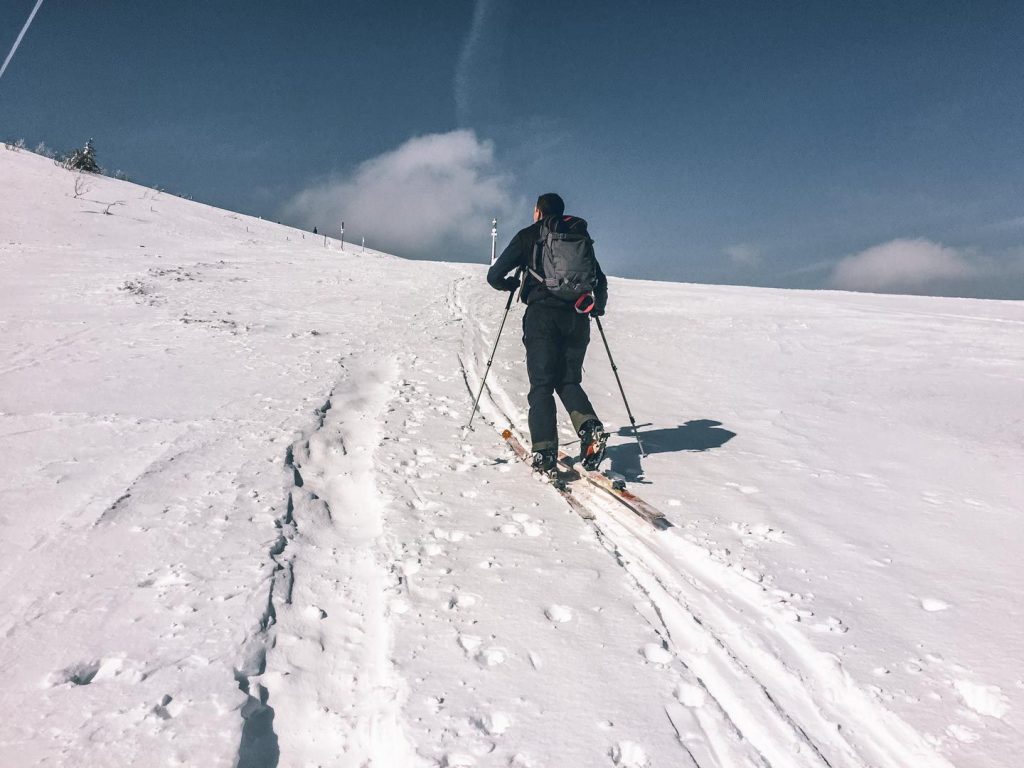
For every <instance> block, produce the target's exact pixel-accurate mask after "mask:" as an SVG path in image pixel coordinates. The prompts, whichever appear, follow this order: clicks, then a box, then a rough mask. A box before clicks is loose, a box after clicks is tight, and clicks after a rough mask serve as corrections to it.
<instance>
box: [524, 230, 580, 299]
mask: <svg viewBox="0 0 1024 768" xmlns="http://www.w3.org/2000/svg"><path fill="white" fill-rule="evenodd" d="M528 269H529V272H530V274H531V275H533V277H534V279H535V280H537V281H538V282H539V283H540V284H541V285H543V286H544V287H545V288H546V289H547V291H548V293H550V294H551V295H552V296H554V297H556V298H559V299H563V300H565V301H576V300H577V299H578V298H579V297H580V296H583V295H584V294H587V293H590V292H591V291H593V290H594V289H595V288H596V287H597V257H596V256H595V255H594V241H593V240H591V239H590V236H589V235H588V234H587V222H586V221H584V220H583V219H579V218H576V217H575V216H562V217H560V218H559V217H554V216H552V217H549V218H547V219H544V220H543V221H542V222H541V225H540V239H539V240H538V241H537V244H536V246H535V247H534V249H533V263H532V264H530V265H529V267H528Z"/></svg>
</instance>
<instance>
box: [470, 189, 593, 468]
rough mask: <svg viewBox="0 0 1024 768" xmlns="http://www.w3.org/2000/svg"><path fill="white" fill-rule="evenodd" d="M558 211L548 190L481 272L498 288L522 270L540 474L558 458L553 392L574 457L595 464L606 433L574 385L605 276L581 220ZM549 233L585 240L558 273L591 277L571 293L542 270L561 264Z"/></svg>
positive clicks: (508, 285) (510, 285)
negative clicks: (568, 427) (566, 421)
mask: <svg viewBox="0 0 1024 768" xmlns="http://www.w3.org/2000/svg"><path fill="white" fill-rule="evenodd" d="M564 214H565V203H564V202H563V201H562V198H561V197H559V196H558V195H557V194H555V193H553V192H549V193H547V194H543V195H541V196H540V197H539V198H537V205H536V207H535V208H534V211H533V222H534V223H533V224H532V225H530V226H529V227H526V228H525V229H522V230H520V231H519V232H517V233H516V235H515V237H513V238H512V241H511V242H510V243H509V244H508V246H507V247H506V248H505V250H504V251H502V253H501V256H499V257H498V259H497V261H495V262H494V264H493V265H492V266H491V268H490V270H488V272H487V282H488V283H489V284H490V285H491V287H493V288H496V289H497V290H499V291H515V290H516V289H518V288H519V286H520V281H519V279H518V278H517V277H510V276H509V273H510V272H512V271H513V270H522V275H523V278H522V290H521V291H520V294H519V298H520V300H521V301H523V302H524V303H525V304H526V312H525V313H524V315H523V344H524V345H525V347H526V371H527V375H528V376H529V379H530V393H529V396H528V398H527V399H528V402H529V406H530V415H529V424H530V440H531V442H532V444H533V468H534V469H535V470H537V471H540V472H545V473H551V472H553V471H554V470H555V464H556V462H557V458H558V432H557V426H556V412H555V398H554V394H555V393H557V394H558V397H559V399H561V401H562V405H564V406H565V409H566V410H567V411H568V412H569V418H570V419H572V425H573V429H575V430H576V434H577V435H579V437H580V460H581V461H582V462H583V464H584V466H585V467H586V468H587V469H596V468H597V465H598V463H599V462H600V461H601V458H602V456H603V455H604V447H605V442H606V441H607V439H608V434H607V433H606V432H605V431H604V425H603V424H602V423H601V420H600V419H599V418H598V417H597V414H596V413H595V412H594V406H593V405H591V404H590V399H589V398H588V397H587V393H586V392H584V391H583V387H582V386H581V382H582V380H583V358H584V356H585V355H586V353H587V345H588V344H589V343H590V317H589V316H588V315H593V316H594V317H600V316H601V315H603V314H604V310H605V304H606V303H607V301H608V280H607V278H606V277H605V275H604V273H603V272H602V271H601V267H600V266H599V265H598V264H597V260H596V258H594V249H593V247H592V243H593V241H592V240H590V236H589V234H588V233H587V222H586V221H584V220H583V219H580V218H578V217H575V216H566V215H564ZM549 233H556V234H555V240H559V239H562V238H560V237H559V236H560V235H561V236H563V237H564V239H565V240H575V241H576V242H583V241H585V242H583V247H582V248H581V249H580V250H579V251H578V254H579V255H578V256H577V257H576V261H575V263H573V264H570V265H569V267H568V268H567V269H568V271H567V272H564V274H570V275H574V276H576V277H578V276H579V274H583V273H586V272H587V271H588V270H589V274H590V276H591V277H590V278H587V279H580V280H578V281H577V282H575V283H573V285H575V286H576V287H581V288H582V289H583V290H581V291H579V292H578V293H579V295H578V296H574V294H573V292H572V291H571V290H569V289H567V288H566V286H565V285H564V283H565V282H566V281H563V280H561V279H560V278H558V279H552V276H551V275H547V276H545V274H544V264H547V265H548V270H549V271H552V272H558V273H559V274H563V265H561V264H559V263H558V258H565V257H560V256H557V255H556V256H555V257H554V259H555V260H554V261H552V256H551V254H552V252H553V250H552V249H551V248H550V244H551V241H550V239H549V238H548V237H547V236H548V234H549ZM546 241H547V242H548V245H547V246H546V245H545V242H546ZM554 252H555V253H556V254H557V253H558V252H557V251H554ZM569 258H570V259H572V257H569ZM517 274H518V272H517ZM555 283H559V285H555ZM556 294H557V295H556Z"/></svg>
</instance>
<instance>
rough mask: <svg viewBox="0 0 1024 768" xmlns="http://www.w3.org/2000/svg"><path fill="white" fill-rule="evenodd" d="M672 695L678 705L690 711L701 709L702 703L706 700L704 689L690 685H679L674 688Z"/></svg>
mask: <svg viewBox="0 0 1024 768" xmlns="http://www.w3.org/2000/svg"><path fill="white" fill-rule="evenodd" d="M673 693H674V694H675V697H676V699H677V700H678V701H679V703H680V704H682V705H683V706H684V707H690V708H691V709H696V708H697V707H703V706H704V702H705V701H706V700H707V694H705V692H704V689H703V688H701V687H699V686H696V685H691V684H690V683H680V684H679V685H677V686H676V689H675V691H673Z"/></svg>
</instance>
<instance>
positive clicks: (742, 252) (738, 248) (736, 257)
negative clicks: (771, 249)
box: [725, 243, 761, 267]
mask: <svg viewBox="0 0 1024 768" xmlns="http://www.w3.org/2000/svg"><path fill="white" fill-rule="evenodd" d="M725 255H726V256H728V257H729V259H730V260H731V261H732V263H733V264H738V265H740V266H743V267H753V266H756V265H758V264H760V263H761V251H760V249H759V248H758V247H757V246H755V245H751V244H750V243H737V244H736V245H730V246H729V247H728V248H726V249H725Z"/></svg>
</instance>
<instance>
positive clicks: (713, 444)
mask: <svg viewBox="0 0 1024 768" xmlns="http://www.w3.org/2000/svg"><path fill="white" fill-rule="evenodd" d="M617 434H618V435H619V436H621V437H625V438H627V439H628V440H629V442H626V443H622V444H620V445H612V446H609V447H608V450H607V452H606V453H605V456H606V457H607V458H608V459H610V460H611V466H610V469H611V471H612V472H617V473H618V474H620V475H622V476H623V477H625V478H626V479H627V480H630V481H633V482H636V481H638V480H641V479H642V478H643V474H644V470H643V466H642V464H641V462H640V447H639V446H638V445H637V444H636V438H635V437H634V436H633V428H632V427H623V428H621V429H619V431H618V432H617ZM734 437H736V433H735V432H730V431H729V430H728V429H723V428H722V422H720V421H712V420H711V419H697V420H695V421H688V422H686V423H685V424H680V425H679V426H677V427H669V428H666V429H648V430H645V429H643V428H641V429H640V440H642V441H643V444H644V450H645V451H647V453H648V455H651V454H655V453H677V452H679V451H710V450H711V449H713V448H721V447H722V446H723V445H725V444H726V443H727V442H729V441H730V440H732V439H733V438H734Z"/></svg>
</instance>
